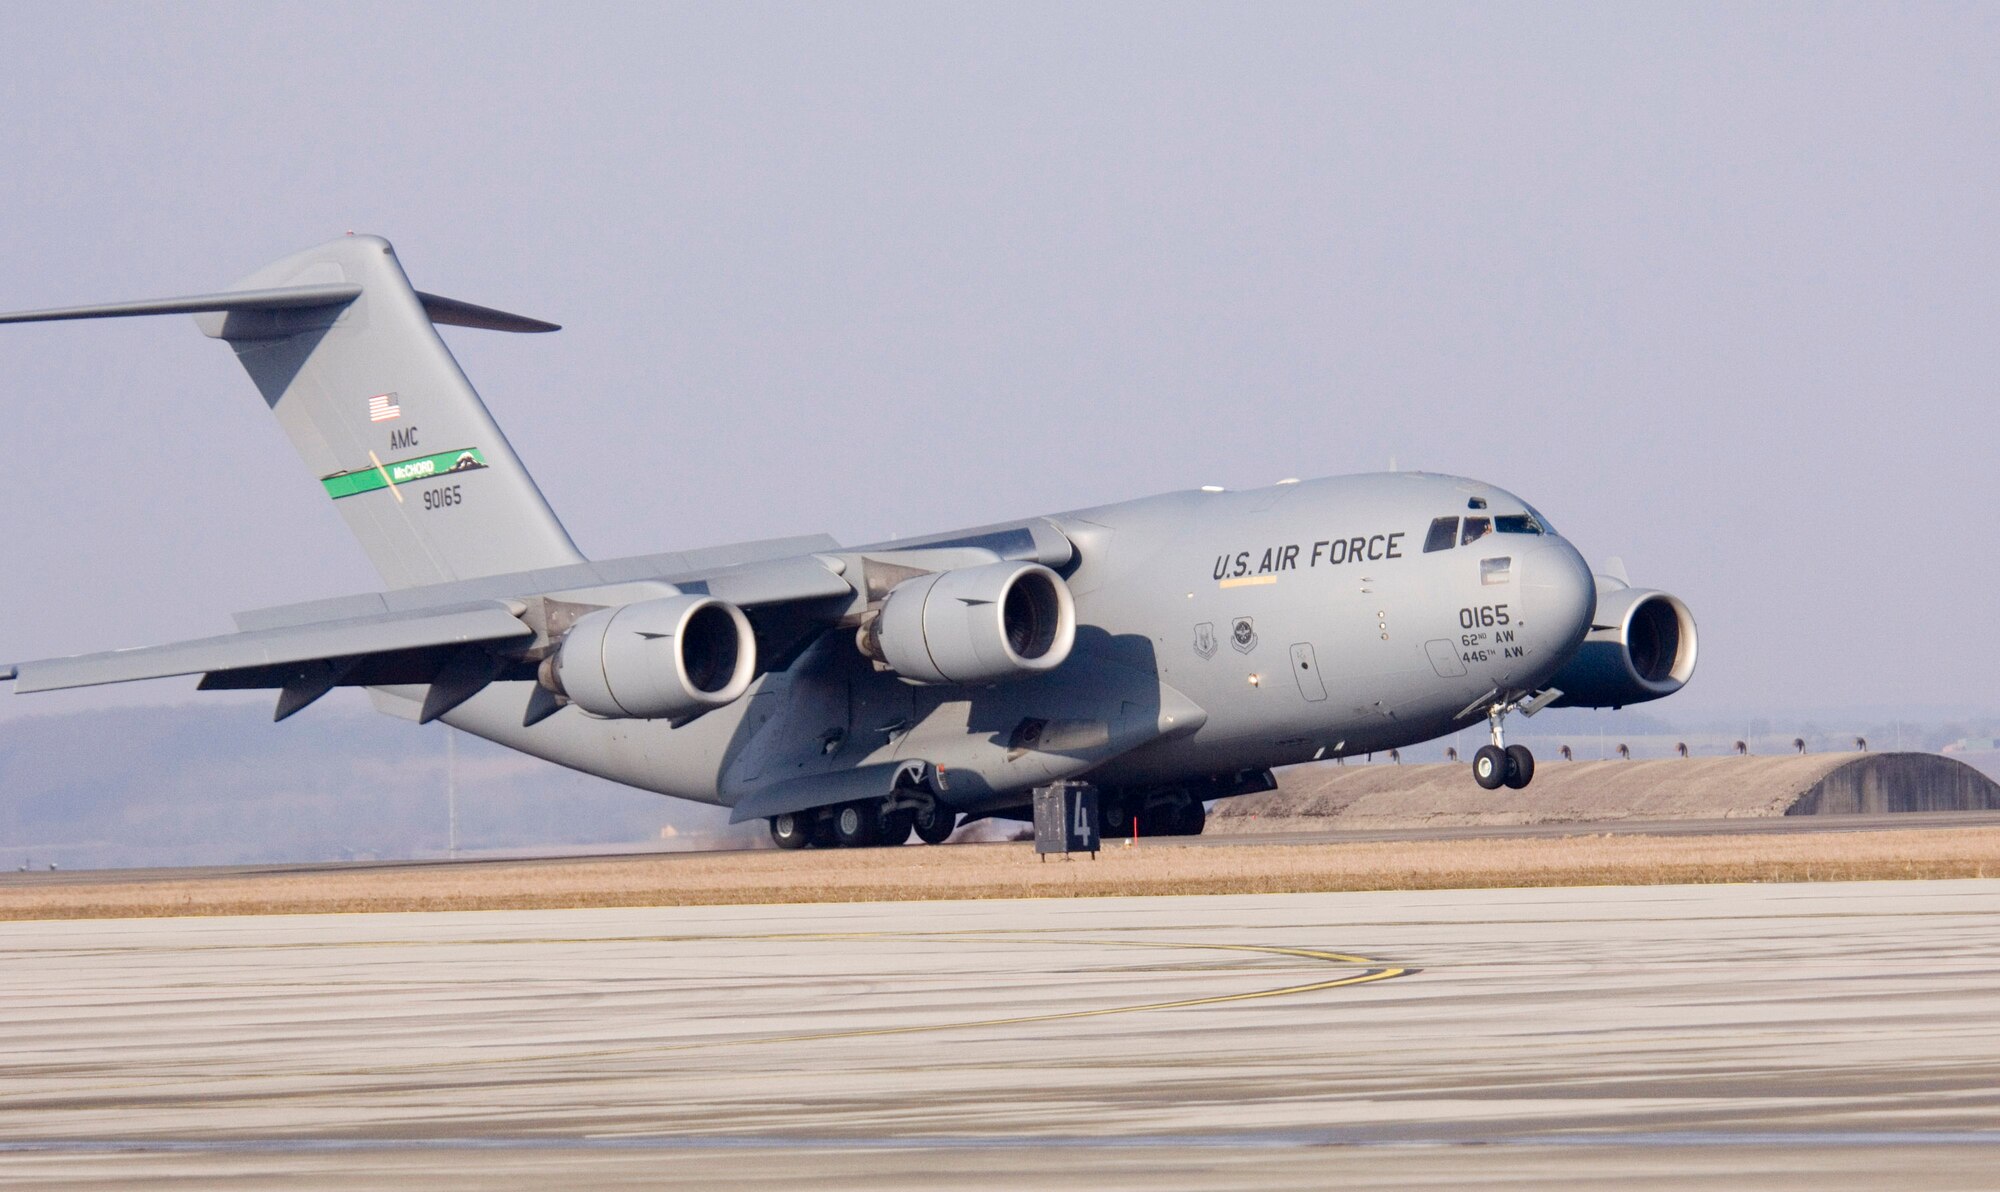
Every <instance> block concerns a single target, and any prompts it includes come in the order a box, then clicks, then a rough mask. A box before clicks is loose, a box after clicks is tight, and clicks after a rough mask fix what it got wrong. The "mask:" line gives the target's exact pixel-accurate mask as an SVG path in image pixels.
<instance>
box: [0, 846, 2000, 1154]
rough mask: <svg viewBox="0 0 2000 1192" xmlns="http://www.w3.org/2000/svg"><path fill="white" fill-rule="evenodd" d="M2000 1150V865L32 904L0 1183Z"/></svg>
mask: <svg viewBox="0 0 2000 1192" xmlns="http://www.w3.org/2000/svg"><path fill="white" fill-rule="evenodd" d="M168 1180H179V1181H182V1182H184V1183H186V1184H188V1185H191V1186H201V1187H288V1186H292V1187H319V1186H324V1185H326V1184H329V1183H335V1182H338V1183H340V1184H342V1185H343V1186H354V1187H412V1186H420V1187H423V1188H425V1189H427V1190H429V1189H453V1188H475V1187H476V1188H493V1187H509V1186H514V1187H527V1186H536V1187H542V1186H548V1185H550V1184H560V1185H579V1184H589V1185H597V1186H634V1187H637V1186H647V1187H669V1188H674V1187H688V1188H694V1187H702V1188H733V1187H765V1186H770V1185H773V1184H779V1183H791V1182H798V1183H806V1182H810V1183H812V1184H813V1185H814V1186H815V1187H824V1188H857V1189H858V1188H881V1187H908V1188H931V1187H982V1188H985V1187H992V1188H1000V1187H1030V1186H1033V1187H1055V1188H1079V1189H1081V1188H1093V1189H1098V1188H1138V1187H1175V1188H1232V1189H1238V1188H1281V1187H1283V1188H1290V1187H1298V1188H1307V1187H1313V1188H1317V1187H1327V1186H1334V1185H1340V1186H1345V1187H1349V1188H1385V1189H1386V1188H1392V1187H1393V1188H1406V1187H1411V1186H1422V1185H1434V1186H1475V1187H1513V1186H1519V1187H1528V1186H1533V1187H1537V1188H1541V1187H1549V1186H1551V1185H1559V1184H1569V1185H1572V1186H1578V1187H1596V1186H1602V1185H1603V1184H1605V1183H1607V1182H1610V1181H1612V1180H1616V1181H1619V1182H1620V1183H1621V1184H1622V1185H1623V1186H1626V1187H1632V1188H1718V1189H1720V1188H1730V1189H1739V1188H1749V1187H1769V1188H1794V1187H1795V1188H1813V1189H1847V1188H1881V1187H1889V1186H1905V1185H1915V1186H1922V1187H1925V1188H1967V1189H1971V1188H1991V1187H1994V1186H2000V881H1961V882H1928V883H1917V882H1911V883H1851V884H1841V883H1816V884H1809V885H1796V886H1785V885H1768V886H1700V887H1645V888H1629V889H1628V888H1617V889H1611V888H1584V889H1532V890H1526V889H1524V890H1479V891H1463V892H1461V891H1428V892H1415V893H1356V894H1317V895H1255V896H1233V897H1213V898H1157V899H1124V900H1041V901H987V902H939V903H892V904H817V905H808V906H752V907H681V908H670V909H657V910H655V909H636V910H635V909H616V910H572V911H534V912H491V913H456V914H401V915H350V916H300V917H290V918H279V917H270V918H236V919H227V918H221V919H218V918H191V919H164V920H162V919H149V920H94V921H66V922H21V923H6V924H0V1183H4V1184H33V1185H36V1186H41V1187H58V1188H72V1187H90V1186H103V1185H111V1184H116V1183H125V1182H138V1181H146V1182H148V1183H161V1182H166V1181H168Z"/></svg>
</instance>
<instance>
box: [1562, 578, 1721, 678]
mask: <svg viewBox="0 0 2000 1192" xmlns="http://www.w3.org/2000/svg"><path fill="white" fill-rule="evenodd" d="M1597 582H1598V587H1597V612H1596V614H1595V615H1594V616H1592V617H1591V619H1590V632H1589V633H1588V634H1587V635H1585V637H1584V639H1583V645H1582V646H1581V647H1579V648H1578V649H1577V652H1576V654H1575V656H1574V657H1572V658H1571V659H1570V660H1569V661H1568V662H1566V663H1564V664H1563V668H1562V670H1560V671H1558V672H1556V676H1555V678H1553V679H1550V680H1549V686H1551V687H1555V688H1559V689H1560V690H1561V691H1562V693H1563V694H1562V698H1561V699H1559V700H1557V701H1556V702H1555V706H1556V707H1558V708H1619V707H1623V706H1625V705H1626V704H1642V703H1645V702H1646V701H1647V700H1651V699H1659V698H1660V697H1662V696H1667V695H1672V694H1673V693H1674V692H1676V691H1679V690H1680V689H1681V687H1682V686H1684V685H1685V684H1686V683H1687V681H1688V679H1689V678H1691V677H1693V675H1694V655H1695V632H1694V614H1693V613H1691V612H1689V611H1688V606H1687V605H1685V604H1683V603H1681V601H1680V599H1679V598H1678V597H1675V596H1669V595H1667V594H1666V593H1665V592H1655V591H1652V590H1650V589H1647V588H1627V587H1621V586H1618V585H1617V582H1616V581H1615V580H1609V579H1607V578H1605V577H1604V576H1599V577H1598V581H1597Z"/></svg>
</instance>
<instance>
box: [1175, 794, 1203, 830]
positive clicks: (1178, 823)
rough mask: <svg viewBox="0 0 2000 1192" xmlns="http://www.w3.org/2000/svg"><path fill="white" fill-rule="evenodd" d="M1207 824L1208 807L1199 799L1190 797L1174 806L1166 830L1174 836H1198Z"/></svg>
mask: <svg viewBox="0 0 2000 1192" xmlns="http://www.w3.org/2000/svg"><path fill="white" fill-rule="evenodd" d="M1207 826H1208V808H1207V807H1204V806H1203V805H1202V802H1201V800H1200V799H1190V800H1188V801H1187V802H1186V803H1184V804H1182V805H1181V806H1179V807H1176V808H1174V816H1173V821H1172V823H1171V825H1170V826H1169V827H1168V829H1167V831H1168V833H1169V834H1170V835H1174V836H1199V835H1201V830H1202V829H1203V828H1205V827H1207Z"/></svg>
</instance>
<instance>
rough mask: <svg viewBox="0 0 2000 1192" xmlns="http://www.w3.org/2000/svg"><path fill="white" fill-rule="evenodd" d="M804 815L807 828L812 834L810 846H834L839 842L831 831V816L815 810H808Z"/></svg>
mask: <svg viewBox="0 0 2000 1192" xmlns="http://www.w3.org/2000/svg"><path fill="white" fill-rule="evenodd" d="M805 816H806V819H807V821H808V825H807V830H808V831H809V832H810V833H811V834H812V846H813V847H814V848H834V847H837V846H838V845H839V844H840V840H839V838H838V837H836V836H835V835H834V833H833V817H832V816H830V815H824V814H821V813H820V812H817V811H808V812H806V813H805Z"/></svg>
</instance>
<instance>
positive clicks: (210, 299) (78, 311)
mask: <svg viewBox="0 0 2000 1192" xmlns="http://www.w3.org/2000/svg"><path fill="white" fill-rule="evenodd" d="M360 296H361V287H360V286H352V285H324V286H280V287H279V288H277V289H273V290H230V291H225V292H223V293H220V294H192V295H189V296H188V297H185V298H142V299H140V300H139V301H137V302H106V303H101V304H99V305H96V306H62V307H56V308H55V309H53V310H24V311H17V312H15V313H13V314H0V323H53V322H58V321H60V320H63V319H122V318H125V317H127V316H129V315H199V314H209V313H212V312H215V311H236V310H305V309H309V308H311V307H316V306H339V305H341V304H343V303H347V302H352V301H354V300H355V299H356V298H359V297H360Z"/></svg>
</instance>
